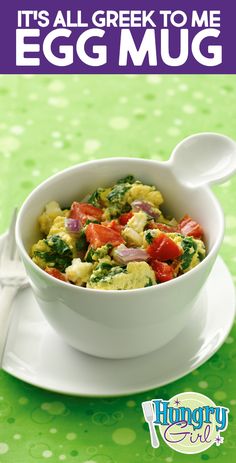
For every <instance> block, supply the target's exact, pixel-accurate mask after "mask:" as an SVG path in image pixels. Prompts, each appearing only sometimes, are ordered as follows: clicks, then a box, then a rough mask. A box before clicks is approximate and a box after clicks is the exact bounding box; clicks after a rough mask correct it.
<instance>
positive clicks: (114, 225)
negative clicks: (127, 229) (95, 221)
mask: <svg viewBox="0 0 236 463" xmlns="http://www.w3.org/2000/svg"><path fill="white" fill-rule="evenodd" d="M102 225H104V226H105V227H108V228H111V229H112V230H115V231H117V232H119V233H120V232H121V230H123V228H124V227H123V226H122V225H120V224H119V223H118V221H117V220H115V219H114V220H112V221H111V222H103V223H102Z"/></svg>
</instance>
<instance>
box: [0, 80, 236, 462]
mask: <svg viewBox="0 0 236 463" xmlns="http://www.w3.org/2000/svg"><path fill="white" fill-rule="evenodd" d="M199 131H217V132H221V133H224V134H226V135H229V136H231V137H233V138H236V77H235V76H206V75H205V76H162V77H161V76H157V75H152V76H29V75H25V76H1V77H0V161H1V164H0V166H1V167H0V169H1V171H0V172H1V183H0V222H1V225H0V228H1V230H0V231H1V232H3V231H4V230H5V229H6V227H7V226H8V223H9V220H10V216H11V214H12V210H13V207H14V206H15V205H16V204H17V205H20V204H21V202H22V201H23V200H24V198H25V197H26V196H27V194H28V193H29V192H30V191H31V190H32V188H33V187H34V186H36V185H37V184H38V183H40V182H41V181H42V180H43V179H45V178H47V177H48V176H50V175H52V174H53V173H55V172H57V171H58V170H61V169H63V168H65V167H67V166H70V165H73V164H76V163H78V162H81V161H85V160H90V159H97V158H102V157H106V156H140V157H145V158H151V159H158V160H161V159H167V158H168V157H169V155H170V153H171V151H172V149H173V148H174V146H175V145H176V143H177V142H179V141H180V140H181V139H182V138H184V137H186V136H187V135H190V134H192V133H194V132H199ZM214 190H215V192H216V194H217V196H218V198H219V200H220V202H221V204H222V206H223V208H224V211H225V214H226V234H225V240H224V245H223V247H222V250H221V255H222V256H223V258H224V259H225V261H226V263H227V265H228V266H229V268H230V270H231V272H232V274H233V275H234V278H235V279H236V257H235V247H236V239H235V231H236V214H235V199H236V197H235V194H236V178H234V179H231V180H229V181H227V182H226V183H224V184H222V185H220V186H217V187H214ZM212 226H214V224H212ZM222 310H224V307H222ZM235 336H236V327H235V326H234V328H233V330H232V332H231V333H230V336H229V337H228V338H227V340H226V342H225V344H224V346H223V347H222V348H221V349H220V350H219V351H218V352H217V354H215V355H214V357H212V358H211V359H210V360H209V361H208V362H207V363H206V364H205V365H203V366H202V367H201V368H199V369H197V370H195V371H194V372H193V373H191V374H189V375H188V376H186V377H184V378H182V379H181V380H179V381H176V382H174V383H172V384H170V385H168V386H165V387H162V388H159V389H154V390H152V391H149V392H147V393H143V394H139V395H134V396H131V397H123V398H115V399H107V400H106V399H93V398H91V399H84V398H79V397H78V398H74V397H67V396H61V395H59V394H53V393H49V392H46V391H43V390H40V389H37V388H35V387H32V386H29V385H27V384H25V383H23V382H21V381H19V380H17V379H14V378H12V377H11V376H9V375H8V374H6V373H4V372H0V463H5V462H7V463H12V462H17V463H20V462H24V463H33V462H34V463H36V462H44V461H46V460H48V461H49V462H52V463H54V462H60V461H65V462H66V463H74V462H80V463H115V462H116V463H117V462H122V463H126V462H127V463H135V462H166V463H172V462H176V463H177V462H179V463H180V462H181V463H182V462H193V461H194V462H201V461H204V460H209V459H210V460H214V459H215V460H218V461H220V462H223V463H226V462H230V461H233V458H235V455H236V451H235V447H236V439H235V435H236V424H235V417H236V413H235V407H236V377H235V364H236V342H235ZM190 390H193V391H196V392H201V393H203V394H206V395H208V396H209V397H210V398H211V399H212V400H214V401H216V403H217V404H218V405H221V404H222V405H224V406H227V407H229V408H230V416H229V420H230V422H229V427H228V430H227V431H226V432H225V433H223V436H224V437H225V442H224V445H221V446H220V447H216V446H213V447H212V448H210V449H209V450H207V451H206V452H204V453H201V454H198V455H193V456H191V457H190V456H188V455H181V454H178V453H176V452H174V451H172V450H171V449H169V448H168V447H167V446H166V445H165V444H164V443H163V442H161V446H160V448H159V449H158V450H154V449H152V448H151V446H150V443H149V433H148V432H147V426H146V424H145V423H144V420H143V418H142V412H141V405H140V404H141V402H142V401H143V400H147V399H151V398H158V397H161V398H163V399H166V398H169V397H171V396H173V395H175V394H177V393H180V392H183V391H190Z"/></svg>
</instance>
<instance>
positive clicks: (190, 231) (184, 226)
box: [179, 215, 203, 238]
mask: <svg viewBox="0 0 236 463" xmlns="http://www.w3.org/2000/svg"><path fill="white" fill-rule="evenodd" d="M179 228H180V231H181V233H182V234H183V235H185V236H193V237H194V238H202V235H203V229H202V227H201V225H199V223H198V222H196V221H195V220H193V219H192V217H190V216H189V215H185V216H184V217H183V218H182V219H181V220H180V222H179Z"/></svg>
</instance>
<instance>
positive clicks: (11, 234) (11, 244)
mask: <svg viewBox="0 0 236 463" xmlns="http://www.w3.org/2000/svg"><path fill="white" fill-rule="evenodd" d="M16 217H17V208H15V209H14V212H13V215H12V220H11V225H10V228H9V230H8V233H7V236H6V238H5V243H4V245H3V250H2V253H1V264H3V262H4V261H5V260H6V259H8V260H10V259H13V257H14V253H15V250H16V241H15V225H16Z"/></svg>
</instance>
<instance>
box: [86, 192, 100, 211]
mask: <svg viewBox="0 0 236 463" xmlns="http://www.w3.org/2000/svg"><path fill="white" fill-rule="evenodd" d="M101 191H103V189H102V188H97V190H95V191H94V192H93V193H92V194H91V195H90V196H89V198H88V200H87V202H88V203H89V204H92V205H93V206H95V207H100V206H101V196H100V193H101Z"/></svg>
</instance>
